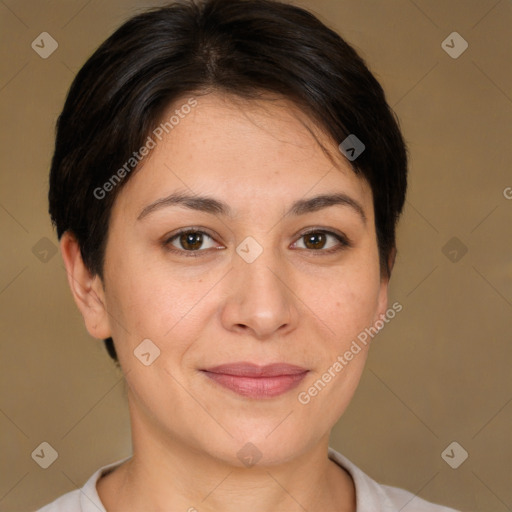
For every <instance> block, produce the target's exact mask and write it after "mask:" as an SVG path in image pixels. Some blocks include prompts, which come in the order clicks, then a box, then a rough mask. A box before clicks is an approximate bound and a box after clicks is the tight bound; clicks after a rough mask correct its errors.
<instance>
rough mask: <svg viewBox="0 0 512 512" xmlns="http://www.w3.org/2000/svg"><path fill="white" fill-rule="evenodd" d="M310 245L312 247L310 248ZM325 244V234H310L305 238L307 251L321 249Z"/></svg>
mask: <svg viewBox="0 0 512 512" xmlns="http://www.w3.org/2000/svg"><path fill="white" fill-rule="evenodd" d="M310 243H311V245H312V247H310ZM324 244H325V233H310V234H309V235H307V236H306V238H305V245H306V247H307V248H308V249H319V248H320V249H321V248H322V247H323V246H324Z"/></svg>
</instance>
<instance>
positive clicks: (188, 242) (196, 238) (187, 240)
mask: <svg viewBox="0 0 512 512" xmlns="http://www.w3.org/2000/svg"><path fill="white" fill-rule="evenodd" d="M180 243H181V245H182V247H183V248H184V249H189V250H197V249H200V248H201V245H202V243H203V235H202V234H201V233H199V232H193V233H183V234H182V235H181V236H180Z"/></svg>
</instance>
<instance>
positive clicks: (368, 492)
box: [329, 447, 459, 512]
mask: <svg viewBox="0 0 512 512" xmlns="http://www.w3.org/2000/svg"><path fill="white" fill-rule="evenodd" d="M329 458H330V459H331V460H333V461H334V462H336V463H337V464H338V465H340V466H341V467H342V468H344V469H345V470H346V471H348V473H349V474H350V475H351V476H352V479H353V480H354V486H355V490H356V503H357V505H356V506H357V511H356V512H396V511H397V510H400V512H459V511H457V510H455V509H453V508H449V507H445V506H443V505H438V504H435V503H431V502H429V501H426V500H424V499H422V498H419V497H418V496H416V495H415V494H413V493H411V492H409V491H406V490H405V489H400V488H398V487H392V486H389V485H383V484H379V483H378V482H376V481H375V480H373V479H372V478H370V477H369V476H368V475H367V474H366V473H364V472H363V471H362V470H361V469H360V468H358V467H357V466H356V465H355V464H354V463H353V462H352V461H350V460H349V459H347V458H346V457H345V456H344V455H342V454H341V453H339V452H337V451H336V450H334V449H333V448H330V447H329Z"/></svg>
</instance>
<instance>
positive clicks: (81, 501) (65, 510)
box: [36, 457, 130, 512]
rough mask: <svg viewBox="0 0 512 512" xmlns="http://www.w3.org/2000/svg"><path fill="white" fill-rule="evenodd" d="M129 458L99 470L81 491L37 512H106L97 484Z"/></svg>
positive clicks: (65, 496)
mask: <svg viewBox="0 0 512 512" xmlns="http://www.w3.org/2000/svg"><path fill="white" fill-rule="evenodd" d="M129 458H130V457H126V458H124V459H122V460H118V461H116V462H113V463H112V464H108V465H107V466H103V467H101V468H99V469H98V470H97V471H95V472H94V473H93V474H92V475H91V477H90V478H89V480H87V482H86V483H85V484H84V486H83V487H82V488H81V489H75V490H74V491H70V492H68V493H66V494H63V495H62V496H59V497H58V498H57V499H56V500H54V501H52V502H51V503H48V505H45V506H44V507H42V508H40V509H38V510H36V512H106V511H105V507H104V506H103V503H102V502H101V500H100V497H99V495H98V491H97V489H96V483H97V482H98V480H99V479H100V478H101V477H102V476H103V475H104V474H105V473H108V472H110V471H113V470H114V469H115V468H116V467H117V466H120V465H121V464H122V463H123V462H125V461H126V460H128V459H129Z"/></svg>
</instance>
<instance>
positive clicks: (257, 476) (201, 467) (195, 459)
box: [97, 416, 356, 512]
mask: <svg viewBox="0 0 512 512" xmlns="http://www.w3.org/2000/svg"><path fill="white" fill-rule="evenodd" d="M148 432H149V430H148V425H146V424H144V425H142V424H141V423H139V422H138V421H137V418H135V420H134V417H133V416H132V442H133V457H132V458H131V459H129V460H128V461H127V462H125V463H124V464H122V465H121V466H120V467H118V468H116V470H114V471H113V472H112V473H110V474H108V475H106V476H105V477H104V478H102V479H100V480H99V482H98V484H97V489H98V494H99V496H100V499H101V501H102V502H103V504H104V505H105V508H106V510H107V511H108V512H121V511H122V512H132V511H140V510H152V511H155V512H156V511H168V510H182V511H187V512H218V511H219V510H222V511H223V512H235V511H236V512H239V511H240V510H243V511H244V512H256V511H258V512H261V511H267V510H268V511H275V510H286V511H289V512H304V510H307V511H308V512H317V511H320V510H321V511H323V512H324V511H325V510H337V511H345V512H355V510H356V505H355V490H354V484H353V481H352V478H351V477H350V475H349V474H348V473H347V472H346V471H345V470H344V469H343V468H341V467H340V466H338V465H337V464H336V463H334V462H333V461H332V460H330V459H328V457H327V451H328V442H329V438H328V436H325V438H324V439H322V440H321V441H320V442H319V443H317V444H316V445H314V446H313V447H312V448H311V449H309V450H306V451H304V452H302V453H301V454H300V455H298V456H296V457H294V458H293V459H290V460H288V461H284V462H283V461H279V463H276V464H272V465H266V466H263V465H259V464H256V465H254V466H251V467H245V466H241V467H240V466H239V465H233V464H230V463H228V462H225V461H223V460H219V459H218V458H216V457H214V456H211V455H209V454H208V453H205V452H204V451H198V450H197V449H195V448H194V447H191V446H188V445H187V444H186V443H185V442H183V440H173V439H169V436H168V435H167V436H164V435H163V434H162V435H160V436H159V435H158V434H156V433H155V432H152V435H148Z"/></svg>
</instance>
